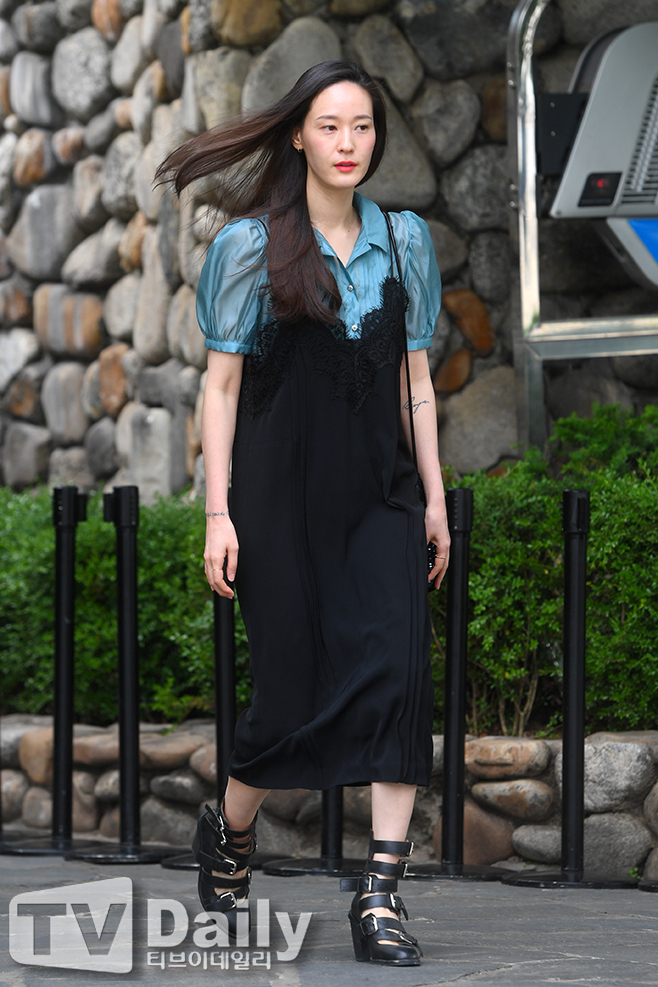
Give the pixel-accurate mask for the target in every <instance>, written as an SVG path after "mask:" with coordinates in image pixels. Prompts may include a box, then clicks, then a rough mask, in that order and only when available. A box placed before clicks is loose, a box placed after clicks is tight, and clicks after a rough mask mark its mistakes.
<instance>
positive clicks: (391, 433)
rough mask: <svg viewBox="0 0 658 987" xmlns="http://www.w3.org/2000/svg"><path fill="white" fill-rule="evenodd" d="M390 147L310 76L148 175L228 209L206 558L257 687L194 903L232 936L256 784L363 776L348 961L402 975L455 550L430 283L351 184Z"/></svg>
mask: <svg viewBox="0 0 658 987" xmlns="http://www.w3.org/2000/svg"><path fill="white" fill-rule="evenodd" d="M385 141H386V120H385V106H384V102H383V99H382V95H381V92H380V90H379V87H378V86H377V85H376V84H375V83H374V82H373V80H372V79H371V78H370V77H369V76H368V75H367V74H366V73H365V72H364V71H363V70H362V69H361V68H360V67H359V66H357V65H353V64H351V63H349V62H325V63H322V64H320V65H316V66H315V67H313V68H311V69H309V70H308V71H307V72H306V73H304V75H303V76H302V77H301V78H300V79H299V80H298V82H297V83H296V85H295V86H294V87H293V88H292V90H291V91H290V92H289V93H287V94H286V95H285V96H284V97H283V98H282V99H280V100H279V101H278V102H277V103H275V104H274V106H271V107H269V108H268V109H267V110H266V111H264V112H262V113H259V114H257V115H254V116H251V117H249V118H247V119H240V120H237V121H233V122H231V123H229V124H227V125H225V126H224V127H221V128H218V129H216V130H215V131H211V132H209V133H207V134H203V135H201V136H200V137H197V138H195V139H193V140H192V141H190V142H189V143H188V144H187V145H185V146H184V147H183V148H181V149H179V150H178V151H176V152H175V153H174V154H173V155H172V156H171V157H170V158H169V159H168V160H167V161H166V162H165V163H164V165H163V168H162V174H173V176H174V180H175V185H176V188H177V191H179V192H180V190H181V189H182V188H183V187H184V186H186V185H187V184H189V182H191V181H192V180H194V179H196V178H199V177H202V176H205V175H209V174H217V175H218V176H219V181H220V186H219V188H218V196H219V199H220V203H221V205H222V207H223V208H224V210H225V211H226V212H228V213H229V215H232V216H235V217H240V218H238V219H237V220H236V221H234V222H231V223H229V224H228V225H226V226H225V227H224V228H223V229H222V230H221V231H220V233H219V234H218V236H217V237H216V239H215V240H214V242H213V243H212V245H211V247H210V249H209V252H208V256H207V259H206V263H205V266H204V268H203V271H202V274H201V279H200V282H199V287H198V293H197V313H198V318H199V324H200V326H201V329H202V331H203V332H204V334H205V336H206V346H207V347H208V349H209V353H208V375H207V382H206V388H205V397H204V408H203V419H202V444H203V452H204V463H205V470H206V485H207V503H206V508H207V509H206V515H207V518H208V523H207V537H206V548H205V556H204V558H205V570H206V575H207V578H208V582H209V584H210V586H211V587H212V589H213V590H215V591H216V592H217V593H219V594H221V595H222V596H226V597H232V596H233V588H232V585H231V584H232V583H233V582H234V581H235V587H236V589H237V592H238V596H239V599H240V607H241V611H242V614H243V617H244V621H245V626H246V628H247V634H248V638H249V646H250V663H251V674H252V679H253V684H254V689H253V697H252V704H251V707H250V708H249V709H248V710H245V712H243V713H242V715H241V716H240V718H239V721H238V724H237V727H236V734H235V751H234V753H233V755H232V757H231V761H230V765H229V772H228V773H229V778H228V784H227V787H226V792H225V796H224V800H223V803H222V805H221V806H220V807H218V809H217V810H208V812H206V814H205V815H204V816H203V817H202V818H201V819H200V820H199V826H198V832H197V836H196V839H195V847H194V848H195V853H196V855H197V859H198V860H199V862H200V863H201V866H202V871H201V876H200V883H199V890H200V896H201V900H202V903H203V905H204V908H206V909H207V910H215V911H221V912H223V913H224V915H225V916H226V917H227V920H228V926H229V931H230V932H231V934H232V935H235V921H236V917H237V907H238V905H237V903H238V902H239V901H242V902H243V903H244V900H245V899H246V896H247V894H248V887H249V876H250V872H249V869H248V868H247V867H246V864H247V862H248V859H249V855H250V854H251V853H252V852H253V850H254V848H255V821H256V815H257V810H258V807H259V806H260V804H261V802H262V800H263V799H264V797H265V796H266V795H267V792H268V791H269V789H270V788H293V787H294V788H296V787H304V788H310V789H325V788H329V787H332V786H334V785H344V784H350V783H356V784H359V783H360V784H365V783H368V782H370V783H371V784H372V817H373V820H372V822H373V838H372V839H371V845H370V854H369V859H368V861H367V862H366V867H365V870H364V877H362V878H359V879H357V880H355V881H354V882H351V884H352V887H351V889H353V890H355V891H356V894H355V897H354V900H353V902H352V906H351V909H350V913H349V918H350V922H351V926H352V934H353V941H354V948H355V953H356V958H357V960H362V961H363V960H372V961H376V962H381V963H388V964H393V965H418V964H419V962H420V955H421V951H420V948H419V946H418V944H417V943H416V940H415V939H414V938H413V937H412V936H409V935H408V934H407V933H406V932H405V930H404V928H403V926H402V924H401V923H400V921H399V915H400V911H401V909H402V908H403V907H404V906H403V904H402V901H401V899H400V898H399V897H398V896H397V895H395V894H394V892H395V891H396V890H397V878H398V877H401V876H403V873H404V870H405V865H404V864H403V863H401V862H400V858H401V856H407V855H408V854H409V853H410V851H411V844H409V843H408V842H407V841H406V834H407V829H408V826H409V820H410V817H411V812H412V809H413V802H414V795H415V790H416V785H417V784H424V785H427V784H428V783H429V779H430V773H431V764H432V743H431V728H432V712H433V690H432V680H431V675H430V664H429V650H430V639H429V635H430V623H429V608H428V601H427V592H426V589H427V580H428V578H429V581H430V583H433V584H434V585H435V586H437V587H438V586H439V584H440V583H441V580H442V578H443V576H444V574H445V571H446V567H447V565H448V550H449V543H450V539H449V536H448V531H447V524H446V514H445V500H444V493H443V487H442V481H441V472H440V467H439V460H438V448H437V434H436V412H435V405H434V392H433V389H432V383H431V380H430V376H429V370H428V363H427V356H426V348H427V347H428V346H429V345H430V342H431V338H432V332H433V329H434V324H435V321H436V317H437V315H438V310H439V306H440V279H439V274H438V269H437V267H436V260H435V257H434V252H433V248H432V244H431V238H430V236H429V230H428V228H427V225H426V224H425V223H424V222H423V221H422V220H420V219H419V218H418V217H417V216H415V215H414V214H413V213H401V214H394V215H392V216H391V217H390V221H391V229H392V234H391V233H389V229H388V227H387V219H386V217H385V215H384V214H383V213H382V212H381V210H380V209H379V208H378V206H376V205H375V204H374V203H372V202H369V201H368V200H367V199H365V198H363V197H362V196H360V195H359V194H358V193H355V188H356V186H358V185H360V184H361V183H362V182H364V181H366V180H367V179H368V178H370V176H371V175H372V174H374V172H375V170H376V168H377V166H378V165H379V162H380V161H381V158H382V154H383V152H384V145H385ZM396 251H397V253H398V254H399V264H400V270H399V271H398V270H397V267H396V258H395V254H396ZM400 275H401V278H402V281H403V282H404V284H402V283H401V281H400ZM407 306H408V311H407V313H406V335H405V307H407ZM405 349H408V351H409V352H408V364H409V372H410V380H411V408H412V411H413V416H414V424H415V429H414V432H415V445H416V447H417V461H418V471H419V472H420V475H421V477H422V482H423V484H424V489H425V494H426V498H427V506H426V508H425V507H424V505H423V503H422V501H421V499H420V497H419V492H418V488H417V480H418V476H417V472H416V467H415V466H414V462H413V459H412V456H411V454H410V451H409V450H410V446H409V439H410V435H409V432H410V421H409V419H410V412H409V396H408V393H407V378H406V368H405V361H404V360H403V353H404V350H405ZM231 458H232V480H231V493H230V503H229V464H230V462H231ZM430 542H431V543H433V544H434V545H435V546H436V548H437V558H436V561H435V563H434V565H433V567H432V568H431V571H430V572H429V577H428V565H427V544H428V543H430ZM238 551H239V560H240V561H239V564H238ZM344 883H346V884H347V885H350V882H344Z"/></svg>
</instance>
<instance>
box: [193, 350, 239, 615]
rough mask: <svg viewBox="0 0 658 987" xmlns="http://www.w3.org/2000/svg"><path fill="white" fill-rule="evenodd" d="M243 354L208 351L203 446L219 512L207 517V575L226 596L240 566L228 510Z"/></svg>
mask: <svg viewBox="0 0 658 987" xmlns="http://www.w3.org/2000/svg"><path fill="white" fill-rule="evenodd" d="M243 359H244V357H243V356H242V354H241V353H224V352H219V351H218V350H209V351H208V375H207V377H206V387H205V391H204V396H203V411H202V415H201V446H202V448H203V464H204V467H205V471H206V511H207V512H211V511H212V512H217V513H216V514H215V516H214V517H208V518H206V548H205V552H204V556H203V557H204V560H205V570H206V579H207V580H208V583H209V584H210V587H211V589H214V590H216V592H217V593H219V594H220V596H227V597H229V599H232V598H233V590H232V589H231V587H230V586H227V584H226V581H225V580H224V578H223V573H222V568H223V566H224V561H225V560H226V576H227V578H228V580H229V581H230V582H233V580H234V579H235V573H236V570H237V566H238V538H237V535H236V533H235V528H234V527H233V522H232V521H231V519H230V518H229V517H228V515H226V514H223V513H219V512H224V511H228V484H229V470H230V464H231V452H232V449H233V437H234V435H235V419H236V414H237V408H238V398H239V396H240V384H241V382H242V363H243Z"/></svg>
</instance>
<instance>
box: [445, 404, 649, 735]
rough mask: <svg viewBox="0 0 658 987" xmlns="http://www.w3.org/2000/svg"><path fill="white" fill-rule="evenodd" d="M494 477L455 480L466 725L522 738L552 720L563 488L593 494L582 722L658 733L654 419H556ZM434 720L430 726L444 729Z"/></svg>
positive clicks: (556, 693) (620, 415)
mask: <svg viewBox="0 0 658 987" xmlns="http://www.w3.org/2000/svg"><path fill="white" fill-rule="evenodd" d="M551 446H552V456H551V461H550V462H549V463H547V462H545V461H544V460H543V459H542V458H541V456H540V455H539V453H538V452H537V451H536V450H530V451H529V452H528V453H527V455H526V456H525V457H524V459H523V460H521V461H520V462H519V463H517V464H516V465H515V466H514V467H513V468H512V469H510V470H509V471H508V472H507V473H506V474H504V475H503V476H495V477H487V476H486V475H484V474H483V473H478V474H474V475H471V476H467V477H465V478H464V479H463V480H462V481H461V482H460V485H461V486H465V487H472V488H473V492H474V526H473V533H472V536H471V578H470V606H471V617H470V624H469V641H468V650H469V674H468V709H467V722H468V726H469V729H470V730H472V731H473V732H474V733H479V732H481V731H488V732H499V731H500V732H502V733H505V734H511V735H517V734H522V733H524V732H525V730H526V729H528V727H529V724H530V726H531V728H532V729H534V730H538V731H539V732H548V733H550V732H552V731H553V730H558V729H559V727H560V724H561V702H562V693H561V679H562V592H563V579H564V570H563V551H562V548H563V536H562V525H561V502H562V491H563V490H565V489H569V488H579V489H587V490H589V491H590V497H591V530H590V535H589V539H588V593H587V600H588V603H587V607H588V609H587V648H588V650H587V726H588V729H589V730H596V729H643V728H652V727H654V726H655V713H654V712H653V710H655V708H656V704H657V703H658V644H657V643H654V642H655V630H656V627H657V626H658V625H657V621H656V618H657V616H658V613H657V610H658V605H657V604H656V600H657V598H658V592H657V591H658V554H657V552H656V548H657V547H658V545H657V543H658V489H657V483H658V409H657V408H654V407H648V408H647V409H646V411H645V413H644V415H642V416H637V417H633V416H632V415H631V414H630V413H629V412H627V411H625V410H624V409H621V408H619V407H618V406H606V407H604V408H599V409H597V410H596V411H595V414H594V415H593V417H592V419H587V420H583V419H578V418H576V416H575V415H572V416H571V417H570V418H567V419H563V420H561V421H559V422H557V423H556V425H555V430H554V435H553V439H552V443H551ZM433 597H434V598H433V615H434V627H435V648H434V651H435V680H436V682H437V684H439V685H440V683H441V681H442V676H443V656H442V649H441V648H440V646H438V645H437V642H440V641H441V640H442V639H443V637H444V630H445V595H444V593H443V592H441V593H439V594H433ZM441 726H442V724H441V719H440V718H439V728H441Z"/></svg>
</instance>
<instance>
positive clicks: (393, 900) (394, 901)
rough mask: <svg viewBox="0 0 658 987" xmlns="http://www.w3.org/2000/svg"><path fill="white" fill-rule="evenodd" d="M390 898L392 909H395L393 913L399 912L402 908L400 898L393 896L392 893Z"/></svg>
mask: <svg viewBox="0 0 658 987" xmlns="http://www.w3.org/2000/svg"><path fill="white" fill-rule="evenodd" d="M388 897H389V901H390V902H391V908H392V909H393V911H394V912H399V911H400V906H399V905H398V900H399V899H398V896H397V895H395V894H393V893H392V892H389V895H388Z"/></svg>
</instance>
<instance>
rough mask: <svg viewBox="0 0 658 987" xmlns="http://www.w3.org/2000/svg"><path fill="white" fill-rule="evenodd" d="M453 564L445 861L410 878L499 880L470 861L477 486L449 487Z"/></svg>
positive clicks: (412, 868)
mask: <svg viewBox="0 0 658 987" xmlns="http://www.w3.org/2000/svg"><path fill="white" fill-rule="evenodd" d="M446 511H447V515H448V529H449V531H450V540H451V541H450V565H449V568H448V573H447V576H446V583H447V599H446V661H445V698H444V724H445V725H444V737H443V805H442V809H441V862H440V863H436V864H417V865H416V864H414V863H413V860H411V861H410V862H409V869H408V871H407V874H408V876H409V877H417V878H422V879H435V878H448V879H451V880H466V881H496V880H498V879H499V877H500V874H499V872H497V871H495V870H492V869H490V868H488V867H486V866H479V867H476V866H474V865H472V864H464V774H465V769H464V744H465V739H464V738H465V732H466V657H467V654H468V573H469V549H470V540H471V531H472V530H473V491H472V490H471V489H469V488H466V489H456V488H455V489H451V490H448V491H447V492H446Z"/></svg>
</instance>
